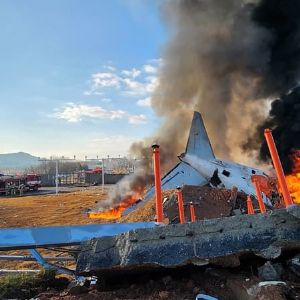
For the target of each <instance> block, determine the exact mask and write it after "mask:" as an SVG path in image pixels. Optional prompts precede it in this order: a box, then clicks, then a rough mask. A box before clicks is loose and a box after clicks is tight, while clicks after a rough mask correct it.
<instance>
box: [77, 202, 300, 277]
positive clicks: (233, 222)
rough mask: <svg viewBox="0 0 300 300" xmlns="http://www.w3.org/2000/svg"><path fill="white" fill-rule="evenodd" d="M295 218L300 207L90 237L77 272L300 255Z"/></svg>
mask: <svg viewBox="0 0 300 300" xmlns="http://www.w3.org/2000/svg"><path fill="white" fill-rule="evenodd" d="M299 219H300V207H299V206H296V205H295V206H290V207H289V208H288V209H277V210H273V211H269V212H268V213H266V214H256V215H237V216H230V217H223V218H215V219H210V220H202V221H197V222H194V223H185V224H173V225H172V224H171V225H166V226H157V227H156V228H154V229H137V230H133V231H130V232H128V233H125V234H120V235H117V236H114V237H107V238H99V239H92V240H90V241H88V242H85V243H83V244H82V245H81V251H80V254H79V256H78V260H77V272H78V273H79V274H82V275H91V274H92V275H99V274H101V275H102V276H105V274H107V275H109V274H117V273H118V272H122V273H126V272H129V271H130V272H132V271H136V272H138V271H143V270H149V269H157V268H174V267H182V266H185V265H191V264H192V265H198V266H199V265H207V264H217V265H222V266H225V267H226V266H231V267H234V266H238V265H239V264H240V259H241V258H242V257H244V256H245V255H248V256H249V255H250V256H258V257H262V258H264V259H267V260H273V259H276V258H278V257H280V256H281V254H282V253H285V252H287V251H296V253H297V252H298V253H299V249H300V221H299ZM294 265H295V266H296V265H297V264H296V263H294Z"/></svg>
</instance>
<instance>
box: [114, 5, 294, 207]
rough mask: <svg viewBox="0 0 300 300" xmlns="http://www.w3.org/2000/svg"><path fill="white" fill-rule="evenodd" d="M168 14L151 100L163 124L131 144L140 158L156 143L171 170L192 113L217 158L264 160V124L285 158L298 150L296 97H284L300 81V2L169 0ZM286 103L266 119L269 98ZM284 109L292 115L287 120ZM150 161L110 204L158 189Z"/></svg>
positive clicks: (165, 13)
mask: <svg viewBox="0 0 300 300" xmlns="http://www.w3.org/2000/svg"><path fill="white" fill-rule="evenodd" d="M162 11H163V13H162V16H163V18H164V20H165V22H166V24H167V26H168V29H169V33H170V39H169V41H168V43H167V45H166V46H165V49H164V51H163V53H162V59H163V64H162V67H161V69H160V72H159V78H158V79H159V85H158V87H157V88H156V90H155V92H154V93H153V95H152V99H151V105H152V108H153V110H154V111H155V112H156V113H157V115H158V116H160V118H161V123H162V125H161V127H160V128H159V130H158V131H157V132H156V133H155V134H154V135H153V136H151V137H149V138H147V139H145V140H144V141H142V142H140V143H137V144H134V145H133V146H132V150H133V152H134V154H135V156H137V157H140V158H146V157H148V160H149V158H150V160H151V148H150V146H151V144H152V143H153V142H156V143H158V144H160V145H161V154H162V170H163V171H166V170H167V169H168V168H169V167H170V166H172V165H173V164H174V162H176V161H177V155H179V154H180V153H181V152H183V151H184V146H185V143H186V140H187V132H188V129H189V126H190V121H191V117H192V114H193V110H198V111H200V112H201V113H202V115H203V118H204V121H205V124H206V126H207V131H208V134H209V136H210V138H211V142H212V146H213V148H214V150H215V153H216V155H217V156H218V157H221V158H225V159H232V160H234V161H237V162H241V163H245V164H251V163H252V164H253V163H254V158H257V157H259V158H265V157H266V153H267V152H266V151H264V150H261V151H260V152H259V149H260V147H261V145H262V143H263V131H259V130H258V129H262V128H263V127H265V126H266V125H269V126H270V127H272V128H273V129H274V135H275V139H276V142H277V144H278V143H281V144H282V142H284V143H285V145H282V146H280V148H279V151H280V154H281V157H283V156H284V155H286V154H287V153H289V151H291V150H292V147H297V145H298V144H297V143H296V142H295V141H294V142H291V141H290V140H288V141H286V140H285V139H289V138H292V136H293V134H287V131H289V130H292V128H294V129H293V130H294V131H293V132H294V133H297V131H295V130H296V128H297V126H298V125H297V124H298V121H297V120H298V115H297V116H295V115H293V116H291V112H290V111H289V110H290V109H293V110H294V111H295V112H296V111H297V109H298V108H297V107H298V106H297V104H295V105H290V104H289V103H288V101H290V99H291V98H293V96H291V95H287V96H282V95H285V94H287V93H289V92H290V91H291V90H292V89H293V88H294V87H295V86H297V85H298V83H299V63H300V48H299V47H300V42H299V41H300V34H299V33H300V30H299V29H300V26H299V25H300V0H169V1H165V2H164V5H163V9H162ZM280 97H281V100H280V101H279V102H278V101H275V102H274V104H273V105H272V107H273V108H272V110H271V112H270V113H271V114H270V116H269V117H268V107H269V104H270V99H277V98H280ZM278 103H280V104H278ZM278 105H280V107H281V108H282V109H283V108H284V110H286V111H285V114H284V116H283V117H281V118H279V117H278V116H277V115H278V114H277V110H278ZM281 108H280V109H279V110H281ZM280 113H282V112H280ZM282 119H284V120H285V121H284V122H282ZM266 120H267V121H266ZM266 122H267V124H266ZM283 124H284V125H283ZM297 137H299V136H297V135H294V138H295V139H296V138H297ZM278 139H281V140H280V141H278ZM298 140H299V139H298ZM243 146H244V147H243ZM281 147H282V148H281ZM245 149H246V150H247V151H245ZM262 149H264V147H262ZM258 152H259V153H260V155H257V153H258ZM148 160H147V159H146V160H145V161H144V162H142V168H140V169H139V170H138V171H137V173H136V175H133V176H131V177H129V178H126V179H125V180H124V181H122V182H121V183H120V185H118V186H117V188H116V190H115V192H114V193H113V194H112V195H111V197H110V200H111V203H112V204H114V203H115V202H118V201H119V199H121V198H122V197H123V196H126V195H127V194H130V193H134V192H135V190H139V189H141V188H143V187H145V186H146V185H147V184H149V183H152V181H151V178H152V177H151V174H152V168H151V161H150V163H149V161H148ZM285 166H286V164H285ZM141 185H142V186H141Z"/></svg>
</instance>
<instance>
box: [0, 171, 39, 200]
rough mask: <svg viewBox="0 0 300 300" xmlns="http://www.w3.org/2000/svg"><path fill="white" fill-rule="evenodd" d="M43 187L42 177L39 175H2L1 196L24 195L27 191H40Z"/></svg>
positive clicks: (0, 182)
mask: <svg viewBox="0 0 300 300" xmlns="http://www.w3.org/2000/svg"><path fill="white" fill-rule="evenodd" d="M40 187H41V176H39V175H37V174H26V175H18V176H11V175H3V174H1V175H0V193H1V194H7V195H12V194H16V193H18V194H22V193H23V192H27V191H38V189H39V188H40Z"/></svg>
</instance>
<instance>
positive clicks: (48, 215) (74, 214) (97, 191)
mask: <svg viewBox="0 0 300 300" xmlns="http://www.w3.org/2000/svg"><path fill="white" fill-rule="evenodd" d="M110 188H111V187H110V186H107V187H106V188H105V189H104V190H102V187H90V188H82V189H81V190H79V191H75V192H70V193H66V192H64V193H61V194H58V195H53V194H52V195H37V196H27V197H15V198H0V227H1V228H5V227H31V226H50V225H51V226H55V225H72V224H88V223H103V221H101V220H92V219H90V218H89V217H88V215H87V214H86V213H85V210H87V209H90V208H94V207H95V206H96V202H97V201H101V200H104V199H106V196H107V192H108V190H109V189H110Z"/></svg>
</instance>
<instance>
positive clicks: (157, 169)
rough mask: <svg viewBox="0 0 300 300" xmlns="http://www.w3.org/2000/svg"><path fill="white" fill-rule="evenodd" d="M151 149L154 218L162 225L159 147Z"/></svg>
mask: <svg viewBox="0 0 300 300" xmlns="http://www.w3.org/2000/svg"><path fill="white" fill-rule="evenodd" d="M152 149H153V168H154V183H155V198H156V202H155V204H156V218H157V222H158V223H163V203H162V194H161V179H160V154H159V145H156V144H154V145H152Z"/></svg>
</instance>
